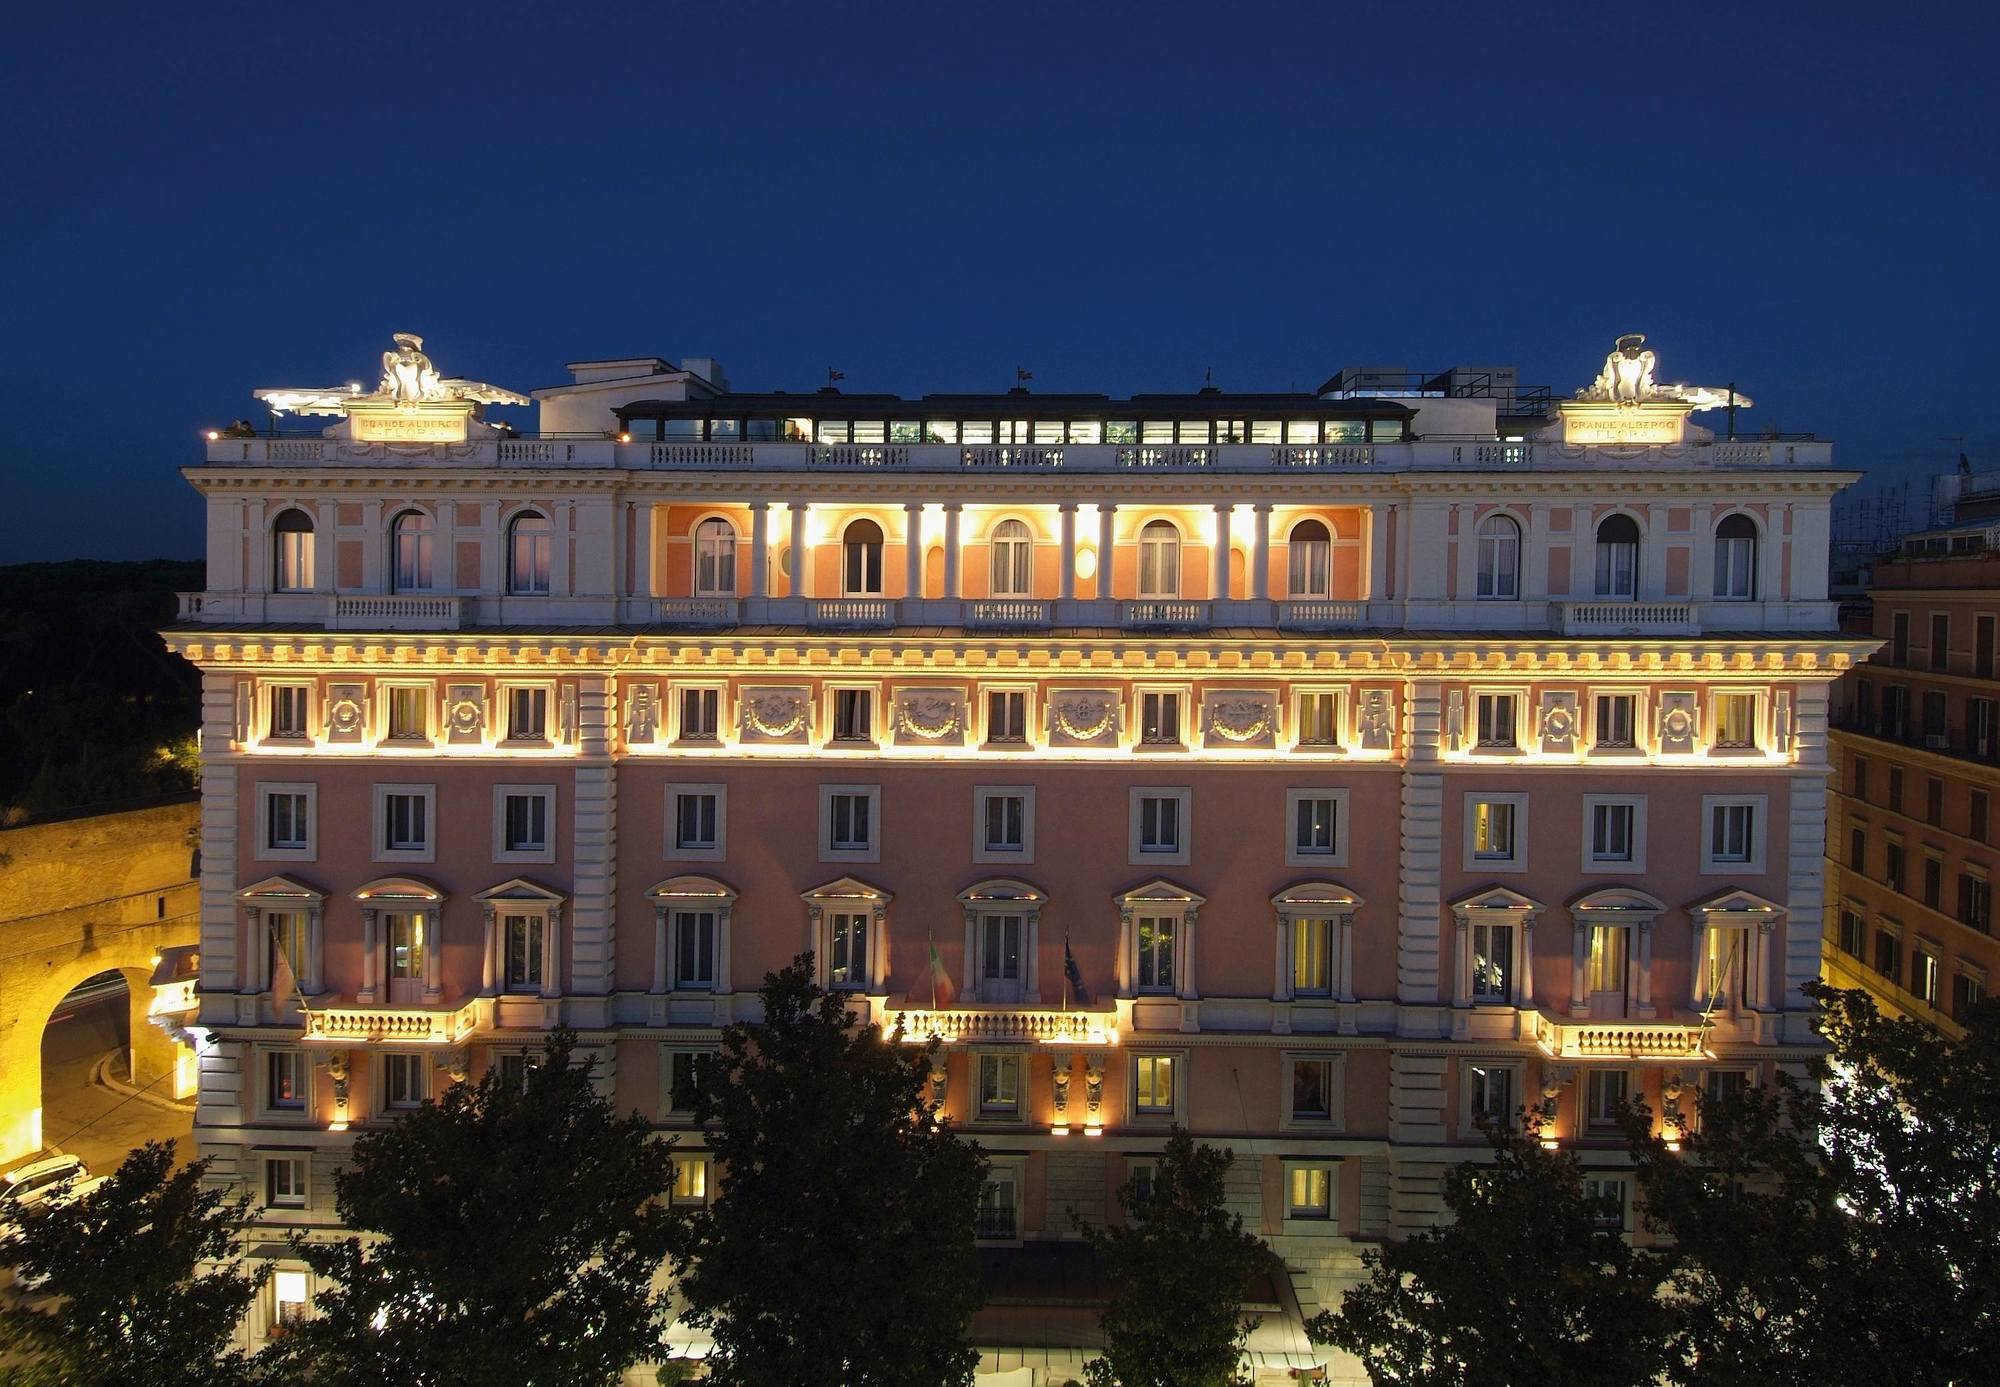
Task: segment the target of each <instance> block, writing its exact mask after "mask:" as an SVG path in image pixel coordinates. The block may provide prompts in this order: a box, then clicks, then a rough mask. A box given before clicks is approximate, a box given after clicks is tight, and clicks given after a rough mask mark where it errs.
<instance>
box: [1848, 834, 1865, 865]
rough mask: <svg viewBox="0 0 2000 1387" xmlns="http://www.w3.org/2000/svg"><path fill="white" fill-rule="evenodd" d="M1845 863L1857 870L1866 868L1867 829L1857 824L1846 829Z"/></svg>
mask: <svg viewBox="0 0 2000 1387" xmlns="http://www.w3.org/2000/svg"><path fill="white" fill-rule="evenodd" d="M1847 865H1848V867H1849V868H1850V869H1851V870H1853V871H1857V872H1865V871H1867V870H1868V830H1867V829H1865V828H1863V827H1861V825H1859V824H1856V825H1855V826H1854V827H1852V828H1850V829H1848V830H1847Z"/></svg>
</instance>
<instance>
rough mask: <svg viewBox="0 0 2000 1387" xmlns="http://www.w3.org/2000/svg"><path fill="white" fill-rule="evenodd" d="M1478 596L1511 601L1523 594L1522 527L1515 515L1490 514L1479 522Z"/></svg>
mask: <svg viewBox="0 0 2000 1387" xmlns="http://www.w3.org/2000/svg"><path fill="white" fill-rule="evenodd" d="M1476 595H1477V596H1478V597H1479V598H1480V599H1481V600H1483V601H1508V602H1511V601H1514V600H1515V599H1516V598H1518V597H1519V596H1520V595H1521V526H1520V524H1519V522H1517V521H1516V520H1515V519H1514V518H1513V517H1512V516H1508V515H1489V516H1487V517H1486V518H1485V519H1484V520H1482V521H1480V522H1479V579H1478V590H1477V594H1476Z"/></svg>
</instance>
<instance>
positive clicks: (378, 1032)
mask: <svg viewBox="0 0 2000 1387" xmlns="http://www.w3.org/2000/svg"><path fill="white" fill-rule="evenodd" d="M479 1015H480V1007H479V1001H478V999H476V998H475V999H474V1000H472V1001H470V1002H466V1003H464V1004H463V1005H461V1006H456V1007H397V1006H380V1007H378V1006H341V1007H323V1008H320V1009H318V1010H315V1011H313V1012H312V1013H311V1014H310V1015H308V1016H307V1017H306V1023H305V1033H304V1036H303V1037H302V1038H303V1039H306V1040H317V1041H328V1042H334V1043H346V1044H355V1043H361V1044H378V1043H388V1044H395V1045H461V1044H463V1043H464V1042H465V1041H466V1039H467V1038H468V1037H469V1036H471V1035H472V1033H473V1032H474V1031H476V1030H478V1029H479Z"/></svg>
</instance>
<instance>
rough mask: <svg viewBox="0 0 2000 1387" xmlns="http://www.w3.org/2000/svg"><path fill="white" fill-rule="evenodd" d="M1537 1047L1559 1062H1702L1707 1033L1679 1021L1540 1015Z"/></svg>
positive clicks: (1535, 1024)
mask: <svg viewBox="0 0 2000 1387" xmlns="http://www.w3.org/2000/svg"><path fill="white" fill-rule="evenodd" d="M1534 1033H1535V1034H1534V1039H1535V1043H1536V1044H1538V1045H1540V1046H1541V1047H1542V1049H1543V1050H1544V1051H1546V1052H1547V1053H1549V1054H1550V1055H1553V1056H1555V1057H1556V1058H1558V1059H1631V1060H1642V1059H1662V1060H1665V1059H1702V1058H1707V1057H1709V1051H1708V1033H1707V1030H1706V1029H1705V1028H1704V1027H1702V1026H1701V1025H1699V1024H1695V1023H1683V1022H1676V1021H1563V1020H1557V1019H1552V1018H1550V1017H1547V1016H1540V1015H1537V1017H1536V1019H1535V1023H1534Z"/></svg>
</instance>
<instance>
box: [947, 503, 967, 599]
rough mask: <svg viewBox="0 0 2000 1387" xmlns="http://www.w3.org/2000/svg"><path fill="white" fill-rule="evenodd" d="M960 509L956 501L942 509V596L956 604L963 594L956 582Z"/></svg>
mask: <svg viewBox="0 0 2000 1387" xmlns="http://www.w3.org/2000/svg"><path fill="white" fill-rule="evenodd" d="M960 509H961V507H960V506H959V503H958V502H956V501H949V502H946V503H945V508H944V595H945V596H946V597H947V598H949V599H950V600H951V601H953V602H956V601H958V599H959V598H961V597H963V596H964V595H965V594H964V593H963V592H961V591H959V582H958V577H959V575H958V513H959V511H960Z"/></svg>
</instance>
